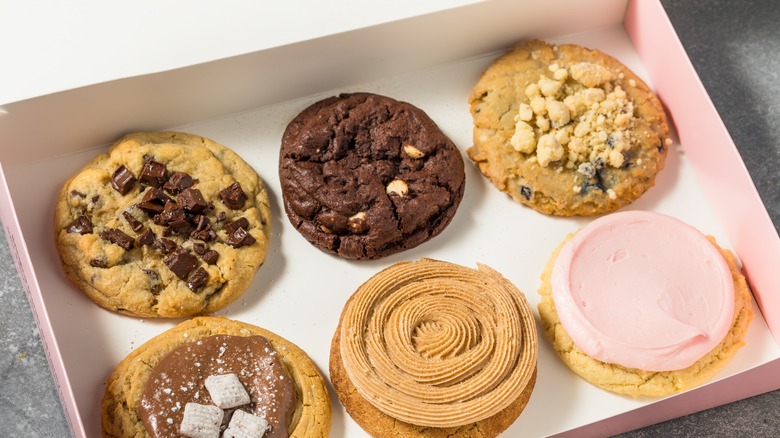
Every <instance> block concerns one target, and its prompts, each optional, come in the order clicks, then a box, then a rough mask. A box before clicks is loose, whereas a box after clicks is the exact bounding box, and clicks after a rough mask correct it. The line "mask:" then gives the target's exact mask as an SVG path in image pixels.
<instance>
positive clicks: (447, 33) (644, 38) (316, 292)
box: [0, 0, 780, 437]
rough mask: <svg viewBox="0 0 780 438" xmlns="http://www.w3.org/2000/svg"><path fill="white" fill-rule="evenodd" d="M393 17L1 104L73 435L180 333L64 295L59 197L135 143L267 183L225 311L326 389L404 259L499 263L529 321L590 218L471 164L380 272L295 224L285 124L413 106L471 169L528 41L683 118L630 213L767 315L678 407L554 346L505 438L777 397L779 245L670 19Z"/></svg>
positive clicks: (30, 264) (22, 237)
mask: <svg viewBox="0 0 780 438" xmlns="http://www.w3.org/2000/svg"><path fill="white" fill-rule="evenodd" d="M345 3H349V2H345ZM380 3H381V4H382V5H384V6H385V7H386V6H387V5H385V3H390V2H384V3H383V2H380ZM445 3H446V2H445ZM355 4H357V3H355ZM398 4H399V5H400V6H399V7H401V8H406V9H407V10H412V11H416V12H414V13H408V14H406V16H404V14H403V13H402V11H403V10H401V12H399V11H395V15H393V14H390V15H388V17H389V18H387V19H386V20H383V19H381V17H378V16H377V15H376V13H375V14H374V15H372V16H371V20H367V21H370V23H369V24H370V25H367V26H360V25H359V24H360V23H361V22H360V16H359V15H358V16H354V12H353V15H352V16H350V15H349V14H347V17H348V18H350V20H351V21H350V20H344V21H343V22H338V21H336V22H331V23H329V24H328V25H322V26H320V27H318V28H317V27H315V28H314V30H311V28H309V31H308V33H306V32H300V36H299V37H298V38H297V39H296V38H295V35H292V37H290V35H289V32H288V34H287V35H286V37H285V38H286V39H285V38H280V37H279V36H278V35H276V36H268V37H267V38H266V39H263V38H258V40H257V41H256V42H255V43H251V44H249V45H250V46H252V50H255V51H247V52H246V53H244V54H240V55H235V54H234V53H232V52H230V50H229V49H230V48H225V49H224V51H223V52H221V53H224V54H229V55H231V56H229V57H221V56H214V57H213V60H209V62H201V61H202V60H200V59H196V60H195V61H197V63H195V62H188V63H183V64H181V66H177V67H180V68H174V69H170V70H166V71H160V72H155V73H149V74H144V75H136V76H132V77H126V78H123V79H118V80H113V81H109V82H103V83H97V84H93V85H88V86H84V87H80V88H75V89H71V90H67V91H62V92H57V93H53V94H49V95H45V96H41V97H36V98H33V99H29V100H23V101H19V102H13V103H7V104H4V105H2V106H1V107H0V212H1V213H2V222H3V226H4V227H5V233H6V236H7V238H8V240H9V244H10V247H11V251H12V254H13V258H14V261H15V263H16V265H17V268H18V271H19V275H20V277H21V280H22V284H23V286H24V288H25V290H26V292H27V294H28V297H29V300H30V303H31V305H32V309H33V313H34V315H35V319H36V321H37V323H38V326H39V328H40V334H41V337H42V338H43V343H44V347H45V349H46V353H47V356H48V359H49V362H50V366H51V369H52V372H53V375H54V381H55V382H56V384H57V387H58V390H59V394H60V396H61V399H62V406H63V408H64V410H65V414H66V417H67V419H68V421H69V423H70V427H71V431H72V433H73V435H74V436H79V437H81V436H90V437H94V436H99V434H100V429H99V418H100V415H99V409H100V400H101V398H102V393H103V390H104V382H105V379H106V377H107V376H108V374H109V373H110V372H111V370H112V369H113V367H114V366H115V365H116V364H117V363H118V362H119V361H120V360H121V359H122V358H123V357H124V356H125V355H126V354H128V353H129V352H130V351H132V350H133V349H134V348H136V347H138V346H139V345H141V344H142V343H143V342H145V341H146V340H148V339H150V338H151V337H153V336H154V335H156V334H158V333H161V332H162V331H164V330H166V329H168V328H169V327H172V326H173V325H174V324H175V323H177V322H178V321H172V320H150V319H146V320H142V319H136V318H131V317H126V316H121V315H117V314H114V313H111V312H108V311H105V310H103V309H101V308H99V307H98V306H96V305H95V304H93V303H92V302H91V301H89V300H88V299H87V298H86V297H85V296H84V295H82V294H81V292H79V291H78V290H77V289H76V288H74V287H73V286H72V285H71V284H70V283H68V281H67V280H66V278H65V276H64V275H63V273H62V271H61V269H60V266H59V260H58V256H57V252H56V249H55V246H54V243H53V242H54V236H53V231H52V225H51V224H52V215H53V206H54V202H55V197H56V195H57V192H58V190H59V188H60V186H61V184H62V183H63V182H64V181H65V180H66V179H67V178H68V177H69V176H70V175H72V174H73V173H75V172H76V171H78V170H79V169H80V168H81V167H82V166H83V165H84V164H85V163H87V162H88V161H89V160H90V159H91V157H93V156H94V155H95V154H97V153H99V152H100V151H102V150H104V149H105V147H106V146H107V145H108V144H110V143H111V142H113V141H114V140H115V139H117V138H118V137H120V136H121V135H122V134H124V133H127V132H132V131H139V130H162V129H176V130H181V131H186V132H191V133H196V134H200V135H203V136H206V137H209V138H212V139H214V140H216V141H218V142H220V143H222V144H224V145H227V146H228V147H230V148H232V149H233V150H235V151H236V152H237V153H239V154H240V155H241V156H242V157H243V158H244V159H245V160H246V161H247V162H248V163H249V164H250V165H252V166H253V167H254V168H255V169H256V170H257V171H258V173H259V174H260V175H261V176H262V177H263V179H264V180H265V182H266V184H267V185H268V187H269V189H270V193H271V205H272V213H273V215H274V219H273V224H272V226H273V234H272V242H271V248H270V251H269V255H268V258H267V260H266V262H265V264H264V265H263V266H262V267H261V268H260V269H259V271H258V272H257V274H256V276H255V278H254V281H253V283H252V284H251V286H250V288H249V290H248V291H247V292H246V293H245V294H244V296H243V297H242V298H241V299H240V300H239V301H237V302H235V303H233V304H232V305H230V306H228V307H227V308H226V309H224V310H222V311H220V312H218V313H219V314H220V315H224V316H228V317H230V318H235V319H239V320H242V321H246V322H249V323H253V324H256V325H259V326H262V327H265V328H267V329H270V330H272V331H274V332H276V333H278V334H280V335H282V336H284V337H286V338H287V339H289V340H291V341H293V342H295V343H296V344H298V345H299V346H300V347H302V348H303V349H304V350H305V351H307V352H308V353H309V355H310V356H311V357H312V358H313V359H314V361H315V362H316V364H317V365H318V367H319V368H320V370H321V371H322V372H323V374H324V375H325V376H327V370H328V351H329V346H330V340H331V336H332V334H333V332H334V330H335V329H336V325H337V321H338V316H339V314H340V312H341V309H342V306H343V304H344V303H345V301H346V299H347V298H348V297H349V296H350V295H351V294H352V292H354V290H355V289H356V288H357V286H358V285H360V284H361V283H362V282H363V281H365V280H366V279H368V278H369V277H370V276H371V275H373V274H374V273H375V272H377V271H378V270H380V269H381V268H384V267H386V266H389V265H390V264H392V263H395V262H398V261H403V260H416V259H419V258H421V257H432V258H436V259H441V260H447V261H451V262H455V263H459V264H461V265H464V266H470V267H474V266H475V265H476V263H477V262H480V263H485V264H487V265H489V266H492V267H493V268H495V269H497V270H498V271H499V272H501V273H502V274H503V275H504V276H506V277H507V278H508V279H509V280H511V281H512V282H513V283H514V284H515V285H517V286H518V287H519V288H520V289H521V290H522V291H524V292H525V294H526V296H527V297H528V299H529V301H530V302H531V305H532V307H533V308H534V310H535V309H536V304H537V303H538V301H539V299H538V295H537V292H536V290H537V288H538V286H539V275H540V273H541V271H542V269H543V266H544V264H545V262H546V260H547V258H548V257H549V255H550V253H551V251H552V250H553V249H554V248H555V247H556V246H557V245H558V244H559V243H560V241H561V240H562V239H563V238H564V236H565V235H566V234H567V233H569V232H572V231H574V230H576V229H577V228H579V227H581V226H582V225H584V224H585V223H587V222H588V221H589V219H588V218H571V219H562V218H552V217H548V216H544V215H541V214H539V213H536V212H534V211H532V210H531V209H529V208H526V207H524V206H521V205H519V204H517V203H515V202H513V201H511V200H510V199H509V198H508V197H507V196H505V195H504V194H502V193H499V192H498V191H497V190H495V189H494V188H493V187H492V186H491V185H490V184H489V183H488V182H487V181H486V180H485V179H484V178H483V177H482V176H481V175H480V174H479V173H478V171H477V170H476V168H475V166H473V164H471V163H470V162H469V161H468V160H467V163H466V168H467V174H466V177H467V188H466V193H465V196H464V199H463V202H462V203H461V205H460V208H459V210H458V213H457V214H456V215H455V218H454V220H453V222H452V223H451V224H450V225H449V227H448V228H447V229H446V230H445V231H444V232H443V233H442V234H441V235H439V236H437V237H436V238H434V239H432V240H431V241H429V242H428V243H425V244H423V245H421V246H419V247H417V248H414V249H412V250H409V251H406V252H403V253H400V254H396V255H394V256H391V257H388V258H386V259H381V260H378V261H369V262H357V261H347V260H341V259H338V258H336V257H333V256H330V255H327V254H325V253H322V252H320V251H319V250H317V249H315V248H314V247H312V246H311V245H309V244H308V243H307V242H306V241H305V240H304V239H303V238H302V237H301V236H300V235H299V234H298V233H297V232H296V231H295V230H294V229H293V228H292V227H291V226H290V224H289V222H288V221H287V218H286V217H285V216H284V211H283V208H282V203H281V199H280V196H281V191H280V185H279V180H278V173H277V163H278V150H279V145H280V138H281V134H282V132H283V130H284V128H285V126H286V124H287V122H289V120H290V119H291V118H292V117H293V116H294V115H295V114H297V113H298V112H299V111H300V110H302V109H303V108H304V107H306V106H308V104H310V103H312V102H314V101H315V100H318V99H320V98H323V97H326V96H329V95H333V94H336V93H339V92H347V91H370V92H375V93H379V94H384V95H388V96H391V97H394V98H396V99H400V100H405V101H408V102H411V103H413V104H415V105H417V106H418V107H420V108H422V109H423V110H425V111H426V112H427V113H428V114H429V115H430V116H431V117H432V118H433V119H434V120H435V121H436V122H437V123H438V124H439V125H440V127H441V128H442V129H443V130H444V131H445V133H447V134H448V135H449V136H450V137H451V138H452V139H453V141H454V142H455V143H456V144H457V145H458V147H459V148H460V150H461V152H462V153H463V154H464V157H465V150H466V148H467V147H469V146H470V145H471V117H470V114H469V111H468V104H467V97H468V94H469V91H470V89H471V87H472V86H473V85H474V83H475V82H476V80H477V78H478V77H479V75H480V73H481V72H482V71H483V69H484V68H485V67H486V66H487V65H488V64H489V63H490V62H491V61H492V60H493V59H494V58H495V57H496V56H497V55H498V53H500V52H501V51H502V50H505V49H507V48H509V47H510V46H511V45H512V43H514V42H516V41H519V40H522V39H525V38H530V37H539V38H543V39H546V40H548V41H551V42H555V43H563V42H571V43H576V44H580V45H584V46H587V47H592V48H598V49H600V50H602V51H604V52H606V53H608V54H611V55H613V56H615V57H616V58H618V59H619V60H621V61H622V62H623V63H625V64H627V65H628V66H629V67H630V68H631V69H633V70H634V71H635V72H636V73H637V74H638V75H639V76H640V77H642V78H643V79H645V80H646V81H647V82H648V84H649V85H650V86H651V87H652V88H654V89H655V90H656V91H657V93H658V95H659V97H660V98H661V100H662V101H663V103H664V105H665V107H666V109H667V111H668V112H669V114H670V116H671V120H672V121H673V125H674V133H673V137H674V145H673V146H672V147H671V150H670V153H669V156H668V158H667V164H666V168H665V169H664V170H663V172H662V173H661V174H660V175H659V176H658V178H657V180H656V186H655V187H654V188H652V189H651V190H650V191H649V192H647V193H646V194H645V195H644V196H643V197H642V198H640V199H639V200H638V201H637V202H635V203H633V204H632V205H630V206H628V207H626V209H638V210H652V211H658V212H662V213H666V214H670V215H672V216H675V217H678V218H680V219H682V220H683V221H685V222H688V223H689V224H691V225H693V226H695V227H697V228H698V229H700V230H701V231H703V232H704V233H706V234H710V235H713V236H715V237H716V238H717V239H718V241H719V243H720V244H721V246H723V247H725V248H729V249H732V250H734V251H735V252H736V254H737V255H738V257H739V259H740V261H741V263H742V264H743V266H744V272H745V274H746V276H747V277H748V280H749V284H750V286H751V288H752V291H753V296H754V298H755V303H754V307H755V309H754V310H755V311H756V317H755V318H754V319H753V322H752V324H751V326H750V329H749V332H748V334H747V338H746V345H745V346H744V347H743V348H742V349H741V350H740V351H739V352H738V353H737V355H736V357H735V358H734V360H733V361H732V362H731V363H730V364H729V365H728V366H727V368H726V369H725V370H724V371H722V372H721V373H720V374H718V375H717V377H716V378H715V379H713V380H712V381H711V382H710V383H709V384H706V385H704V386H701V387H699V388H697V389H694V390H691V391H688V392H685V393H683V394H679V395H676V396H672V397H668V398H664V399H647V398H639V399H636V398H630V397H625V396H620V395H616V394H612V393H610V392H607V391H604V390H601V389H598V388H596V387H594V386H592V385H590V384H588V383H586V382H585V381H584V380H582V379H580V378H578V377H576V376H575V375H574V374H573V373H572V372H570V371H569V370H568V368H566V366H565V365H563V363H562V362H561V361H559V360H558V359H557V357H556V356H555V354H554V353H553V351H552V348H551V346H550V344H549V342H548V341H547V340H546V338H544V337H543V336H541V337H540V353H539V362H538V380H537V383H536V387H535V390H534V392H533V395H532V397H531V401H530V403H529V405H528V406H527V408H526V409H525V411H524V412H523V414H522V415H521V416H520V418H519V419H518V420H517V421H516V422H515V423H514V424H513V425H512V426H511V427H510V428H509V429H508V430H507V431H506V432H505V433H504V434H503V436H509V437H536V436H548V435H555V434H567V433H568V434H572V435H576V436H587V435H607V434H614V433H619V432H623V431H627V430H630V429H634V428H637V427H640V426H644V425H648V424H652V423H656V422H660V421H663V420H666V419H670V418H674V417H677V416H682V415H685V414H689V413H691V412H695V411H698V410H701V409H705V408H709V407H712V406H715V405H719V404H723V403H727V402H731V401H734V400H738V399H741V398H745V397H748V396H751V395H755V394H759V393H762V392H766V391H769V390H773V389H776V388H780V360H779V359H780V349H779V348H778V343H777V341H776V339H780V281H778V276H777V261H778V260H780V240H779V239H778V236H777V234H776V232H775V229H774V227H773V225H772V223H771V221H770V219H769V217H768V214H767V212H766V209H765V208H764V206H763V204H762V203H761V201H760V199H759V197H758V195H757V193H756V190H755V188H754V186H753V184H752V182H751V180H750V177H749V175H748V173H747V171H746V169H745V166H744V164H743V162H742V161H741V159H740V157H739V154H738V153H737V151H736V149H735V147H734V144H733V142H732V140H731V139H730V138H729V135H728V133H727V131H726V129H725V128H724V126H723V123H722V122H721V120H720V118H719V117H718V114H717V113H716V111H715V109H714V107H713V106H712V104H711V102H710V100H709V97H708V96H707V94H706V92H705V90H704V88H703V87H702V85H701V83H700V81H699V79H698V77H697V76H696V73H695V71H694V69H693V68H692V66H691V64H690V62H689V60H688V58H687V56H686V54H685V52H684V50H683V48H682V46H681V45H680V43H679V41H678V39H677V36H676V34H675V32H674V29H673V28H672V26H671V24H670V23H669V21H668V19H667V17H666V15H665V13H664V11H663V8H662V6H661V4H660V3H659V2H658V1H650V0H641V1H640V0H636V1H627V2H626V1H614V0H599V1H592V2H580V1H577V0H571V1H566V0H555V1H545V2H522V1H503V0H492V1H472V0H465V1H459V2H457V4H456V5H455V6H449V7H441V6H439V7H437V9H438V10H436V11H425V10H421V9H420V7H417V9H415V7H412V6H410V5H406V4H404V2H400V3H398ZM245 7H247V6H245ZM254 7H255V8H260V6H254ZM261 12H262V11H261ZM310 12H311V11H310ZM269 13H270V12H269ZM307 17H308V19H309V20H310V21H312V22H317V20H316V19H315V18H316V17H312V16H311V14H310V15H308V16H307ZM277 18H278V20H279V22H282V23H283V22H284V18H280V17H277ZM265 21H266V22H271V21H274V17H273V16H271V17H270V18H269V17H267V16H266V20H265ZM334 23H335V24H334ZM338 26H343V27H342V28H341V29H339V28H338ZM334 27H335V28H336V29H334ZM344 29H348V30H344ZM274 38H275V39H274ZM210 53H219V48H218V49H217V50H216V51H215V50H214V49H213V48H212V49H211V52H210ZM179 55H181V54H179ZM233 55H235V56H233ZM180 58H181V56H180ZM183 58H186V56H184V57H183ZM187 64H192V65H187ZM132 74H135V73H132ZM535 311H536V310H535ZM540 335H541V333H540ZM331 398H332V403H333V408H334V414H333V421H332V428H331V435H332V436H335V437H358V436H365V433H364V432H363V431H362V430H361V429H360V428H359V427H358V426H357V425H356V424H355V423H354V422H353V421H352V420H351V419H350V418H349V416H348V415H347V414H346V413H345V411H344V409H343V408H342V407H341V405H340V404H339V402H338V400H337V398H336V397H335V394H331Z"/></svg>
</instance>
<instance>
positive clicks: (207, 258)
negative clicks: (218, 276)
mask: <svg viewBox="0 0 780 438" xmlns="http://www.w3.org/2000/svg"><path fill="white" fill-rule="evenodd" d="M200 258H202V259H203V261H204V262H206V263H208V264H210V265H214V264H216V263H217V259H219V253H218V252H216V251H214V250H213V249H210V250H208V251H206V252H204V253H203V255H202V256H200Z"/></svg>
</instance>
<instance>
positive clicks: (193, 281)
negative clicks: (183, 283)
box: [177, 266, 209, 290]
mask: <svg viewBox="0 0 780 438" xmlns="http://www.w3.org/2000/svg"><path fill="white" fill-rule="evenodd" d="M177 275H178V274H177ZM208 280H209V273H208V272H207V271H206V270H205V269H203V267H202V266H201V267H199V268H198V269H196V270H195V272H193V273H192V274H190V276H189V277H188V278H187V287H188V288H190V289H192V290H198V289H200V288H201V287H203V286H204V285H205V284H206V282H207V281H208Z"/></svg>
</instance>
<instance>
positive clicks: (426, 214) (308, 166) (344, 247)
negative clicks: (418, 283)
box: [279, 93, 465, 259]
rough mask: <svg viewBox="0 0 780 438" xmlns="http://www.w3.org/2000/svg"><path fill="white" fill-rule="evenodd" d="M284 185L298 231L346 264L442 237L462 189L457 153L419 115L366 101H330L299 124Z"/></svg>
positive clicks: (287, 149) (288, 137)
mask: <svg viewBox="0 0 780 438" xmlns="http://www.w3.org/2000/svg"><path fill="white" fill-rule="evenodd" d="M279 177H280V178H281V183H282V195H283V197H284V207H285V211H286V212H287V216H288V217H289V219H290V222H292V224H293V226H294V227H295V228H296V229H297V230H298V231H299V232H300V233H301V234H302V235H303V236H304V237H305V238H306V239H307V240H308V241H309V242H311V243H312V244H313V245H314V246H316V247H318V248H320V249H321V250H323V251H326V252H329V253H334V254H337V255H339V256H340V257H343V258H347V259H377V258H380V257H385V256H388V255H390V254H394V253H396V252H399V251H403V250H406V249H409V248H413V247H415V246H417V245H419V244H421V243H423V242H425V241H427V240H428V239H430V238H431V237H433V236H436V235H437V234H439V233H440V232H441V231H442V230H443V229H444V228H445V227H446V226H447V224H449V223H450V220H452V217H453V216H454V215H455V211H456V210H457V208H458V204H459V203H460V200H461V198H462V197H463V189H464V186H465V174H464V169H463V159H462V158H461V156H460V152H459V151H458V149H457V148H456V147H455V145H454V144H453V143H452V141H451V140H450V139H449V138H447V136H445V135H444V134H443V133H442V132H441V130H440V129H439V128H438V127H437V126H436V124H435V123H434V122H433V121H432V120H431V119H430V118H429V117H428V116H427V115H426V114H425V113H424V112H423V111H422V110H420V109H419V108H416V107H415V106H413V105H411V104H409V103H405V102H399V101H396V100H394V99H391V98H389V97H384V96H378V95H375V94H368V93H356V94H342V95H339V96H334V97H330V98H327V99H325V100H322V101H319V102H317V103H315V104H313V105H311V106H310V107H308V108H306V109H305V110H304V111H303V112H301V113H300V114H299V115H298V116H297V117H295V119H293V121H292V122H290V124H289V125H288V126H287V129H286V130H285V133H284V136H283V137H282V147H281V153H280V158H279Z"/></svg>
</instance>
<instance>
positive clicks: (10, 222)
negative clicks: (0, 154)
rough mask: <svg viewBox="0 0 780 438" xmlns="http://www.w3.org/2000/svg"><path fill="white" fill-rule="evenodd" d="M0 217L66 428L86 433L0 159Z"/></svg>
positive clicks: (78, 432)
mask: <svg viewBox="0 0 780 438" xmlns="http://www.w3.org/2000/svg"><path fill="white" fill-rule="evenodd" d="M0 219H2V223H3V226H4V229H5V233H6V236H5V238H6V240H7V241H8V247H9V249H10V251H11V258H12V259H13V261H14V265H15V266H16V270H17V272H18V274H19V277H20V278H19V280H20V282H21V283H22V288H23V289H24V292H25V295H27V300H28V301H29V302H30V310H31V311H32V314H33V318H34V319H35V325H36V326H37V327H38V332H39V333H40V336H41V340H42V346H43V350H44V353H45V355H46V361H47V362H48V364H49V369H50V370H51V372H52V379H53V381H54V385H55V386H56V388H57V394H58V395H59V398H60V404H61V406H62V409H63V411H64V414H65V419H66V421H67V423H68V428H69V429H70V431H71V434H73V435H74V436H86V431H85V429H84V423H83V422H82V420H81V416H80V414H79V411H78V407H77V406H76V399H75V397H74V396H73V388H72V387H71V384H70V380H69V379H68V373H67V370H66V369H65V365H64V364H63V362H62V355H61V354H60V347H59V343H58V342H57V336H56V335H55V334H54V329H53V328H52V325H51V322H50V320H49V313H48V310H47V309H46V304H45V303H44V302H43V296H42V293H41V290H40V286H39V284H38V279H37V277H36V275H35V268H34V267H33V265H32V260H31V259H30V253H29V251H28V250H27V243H26V241H25V239H24V235H23V234H22V230H21V227H20V225H19V219H18V218H17V217H16V210H15V208H14V204H13V200H12V199H11V192H10V190H9V188H8V185H7V183H6V179H5V173H4V171H3V165H2V163H0Z"/></svg>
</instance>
